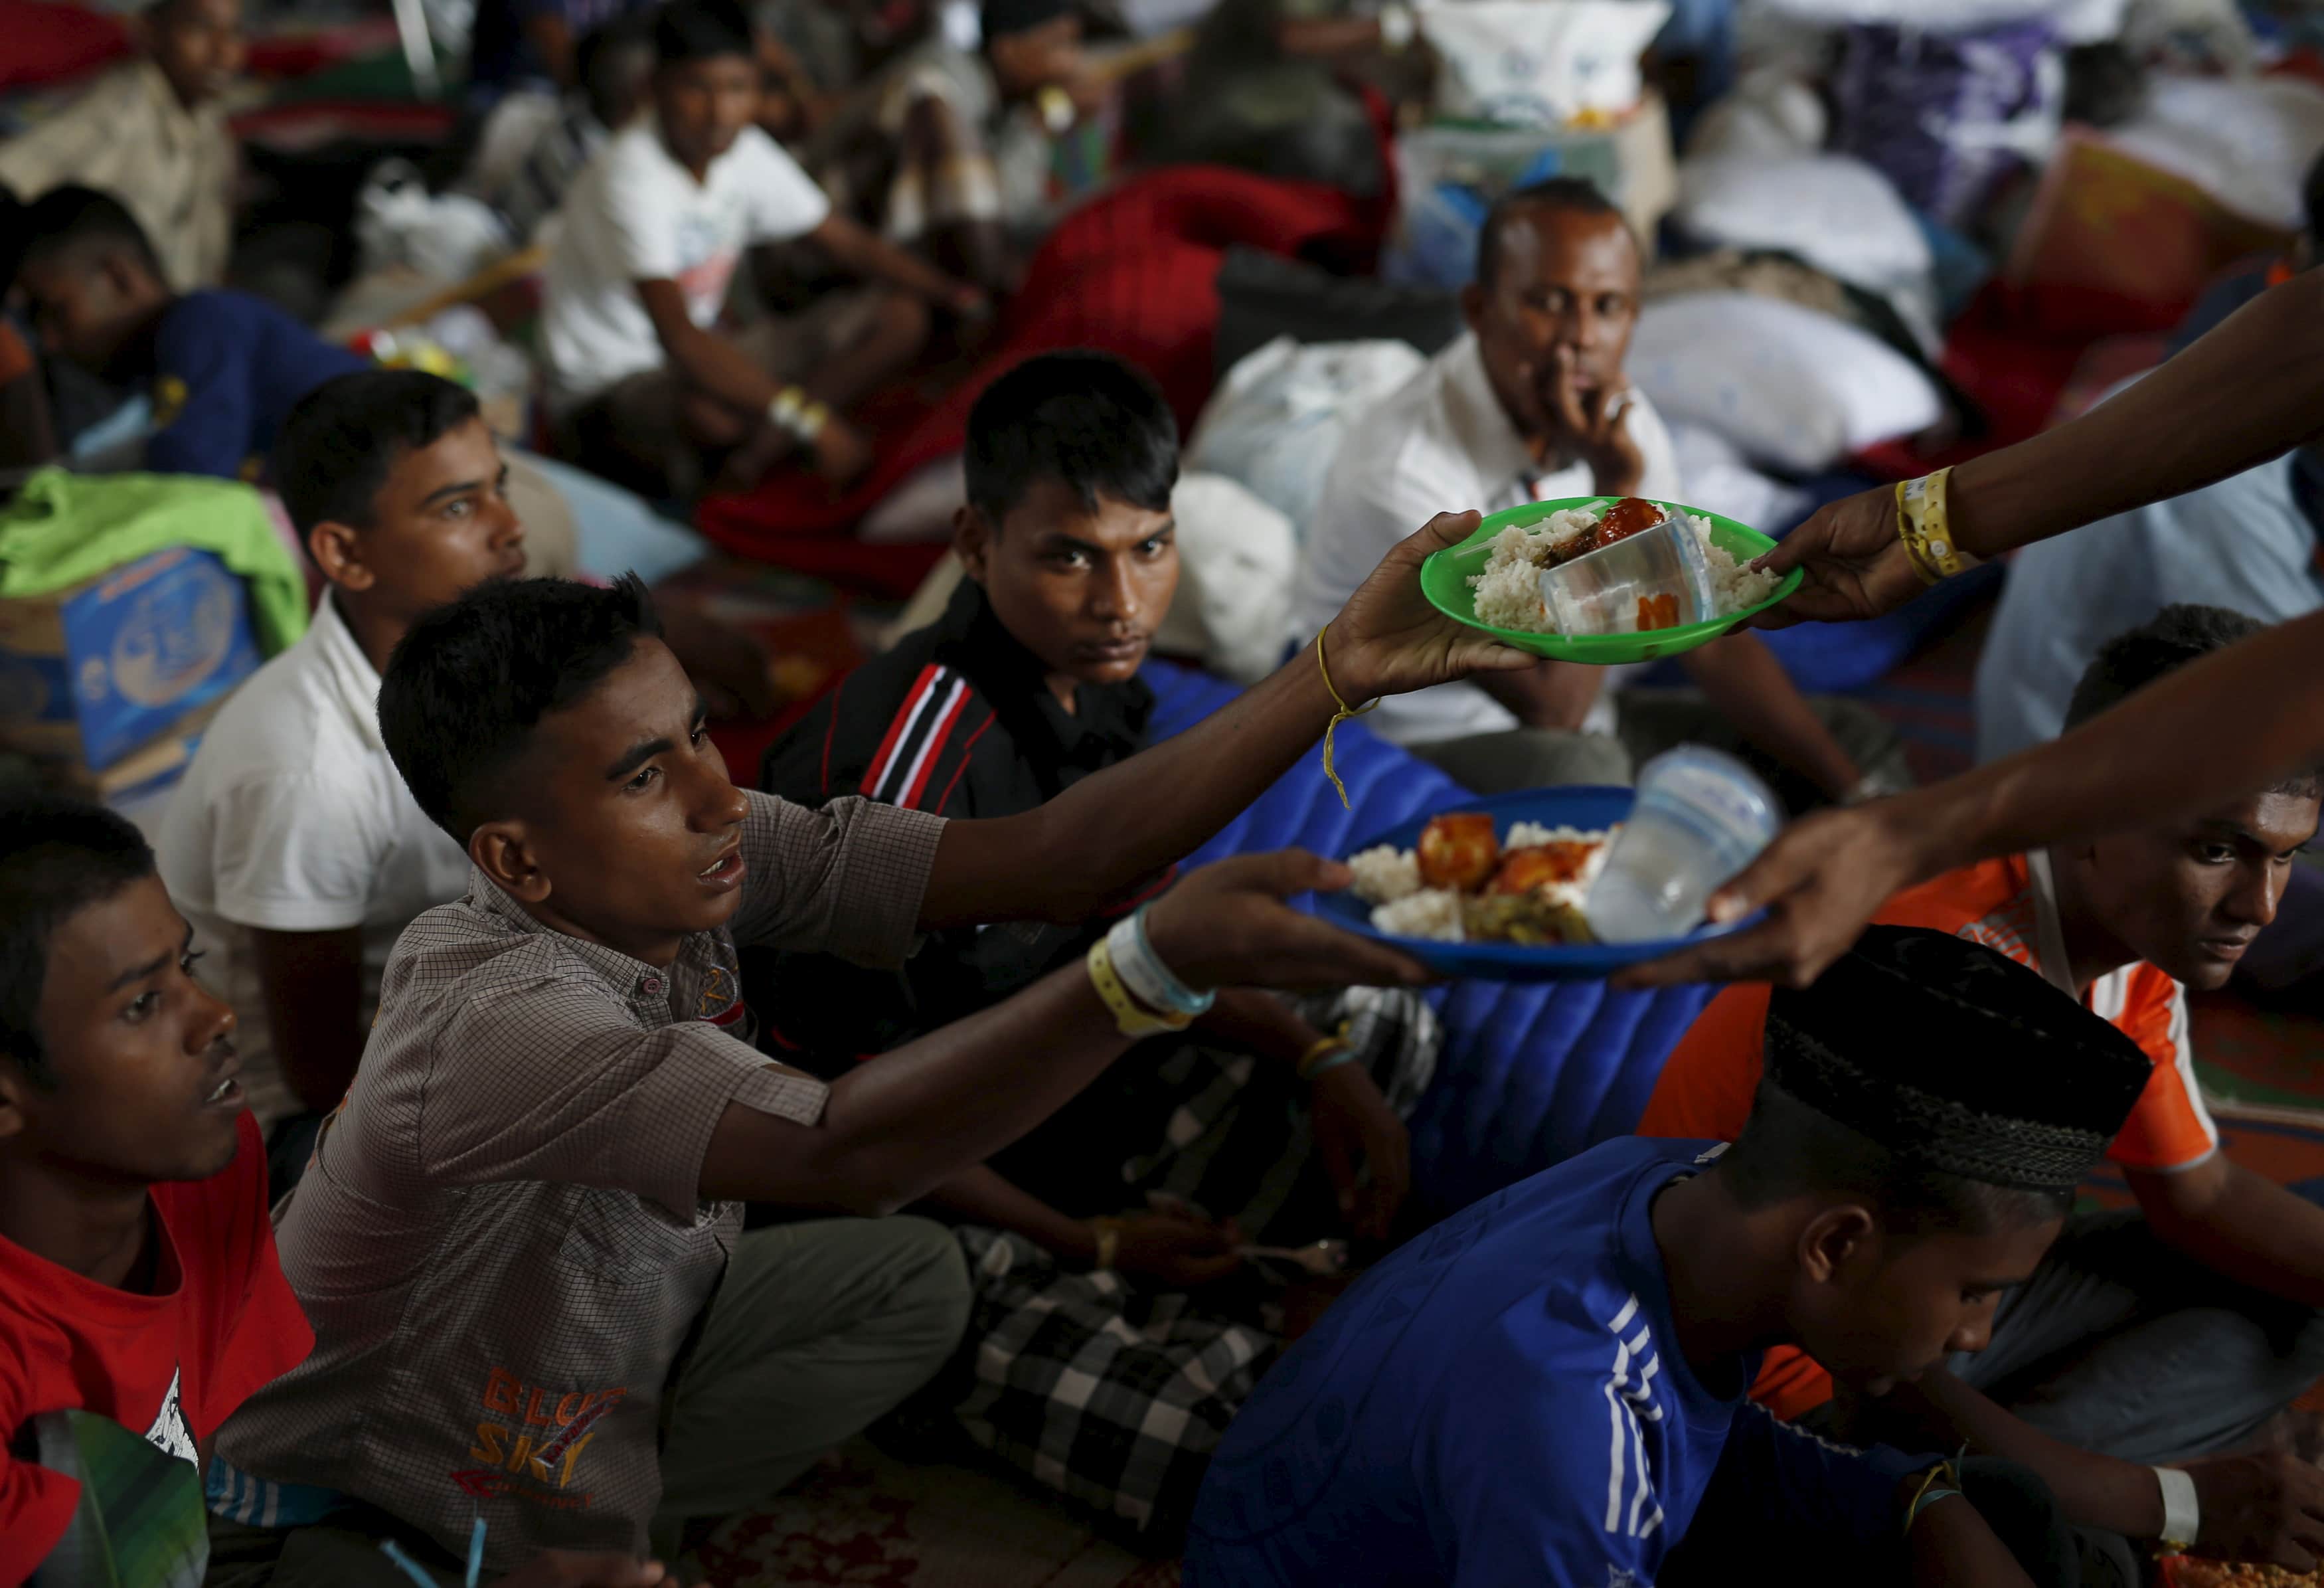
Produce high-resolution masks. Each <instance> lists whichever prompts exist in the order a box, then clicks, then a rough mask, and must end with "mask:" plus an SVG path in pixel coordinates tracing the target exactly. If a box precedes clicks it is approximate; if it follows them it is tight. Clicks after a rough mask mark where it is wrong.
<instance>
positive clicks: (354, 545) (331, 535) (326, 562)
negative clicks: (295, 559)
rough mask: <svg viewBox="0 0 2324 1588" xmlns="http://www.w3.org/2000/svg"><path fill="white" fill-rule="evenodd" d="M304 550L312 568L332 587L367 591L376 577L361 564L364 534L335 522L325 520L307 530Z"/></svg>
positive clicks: (369, 567) (363, 563)
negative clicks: (320, 571)
mask: <svg viewBox="0 0 2324 1588" xmlns="http://www.w3.org/2000/svg"><path fill="white" fill-rule="evenodd" d="M307 550H308V552H309V554H310V555H311V556H312V557H313V558H314V559H315V566H316V567H317V568H320V569H322V570H323V577H325V578H327V579H328V580H330V582H331V583H333V584H334V585H337V586H342V587H344V588H346V589H349V590H368V589H370V588H371V587H372V585H373V583H374V581H375V580H376V578H377V577H378V576H377V575H375V574H374V573H373V572H372V569H371V566H370V565H369V564H368V563H366V562H364V557H363V531H361V530H358V529H356V528H355V527H354V526H353V525H352V524H343V523H341V522H338V521H337V519H325V520H324V521H323V522H321V523H318V524H317V525H316V526H315V527H314V528H313V529H311V530H309V531H307Z"/></svg>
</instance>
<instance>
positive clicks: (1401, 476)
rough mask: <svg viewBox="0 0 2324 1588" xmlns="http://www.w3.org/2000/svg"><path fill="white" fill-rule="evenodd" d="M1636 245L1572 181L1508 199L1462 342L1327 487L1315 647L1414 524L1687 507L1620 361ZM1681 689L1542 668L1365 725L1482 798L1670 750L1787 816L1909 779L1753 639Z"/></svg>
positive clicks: (1440, 358) (1690, 662) (1354, 438)
mask: <svg viewBox="0 0 2324 1588" xmlns="http://www.w3.org/2000/svg"><path fill="white" fill-rule="evenodd" d="M1643 263H1644V262H1643V260H1642V258H1641V252H1640V249H1639V247H1638V242H1637V237H1636V236H1635V235H1632V233H1631V231H1630V228H1629V226H1628V223H1627V222H1626V221H1624V220H1623V218H1622V215H1621V212H1620V211H1619V210H1618V209H1617V208H1615V207H1614V206H1613V205H1612V204H1611V203H1609V201H1608V200H1607V199H1606V198H1605V197H1604V196H1603V195H1602V194H1600V192H1599V191H1598V189H1596V188H1594V187H1592V186H1591V184H1590V183H1589V182H1588V181H1586V180H1579V179H1575V178H1557V179H1554V180H1549V181H1545V182H1541V183H1537V184H1535V185H1534V186H1532V187H1529V188H1525V189H1519V190H1517V192H1514V193H1512V194H1510V195H1509V196H1508V197H1507V198H1505V199H1502V200H1501V201H1500V202H1499V204H1497V205H1496V206H1495V207H1494V208H1493V212H1492V214H1491V215H1490V216H1489V217H1488V218H1487V220H1486V223H1485V226H1484V227H1483V229H1482V232H1481V234H1480V244H1479V250H1478V269H1477V280H1476V281H1475V282H1473V283H1471V285H1470V286H1469V287H1468V288H1466V289H1465V290H1464V291H1463V292H1462V312H1463V314H1464V315H1465V316H1466V318H1467V319H1468V322H1469V332H1468V334H1467V335H1465V336H1463V337H1461V338H1460V339H1459V340H1458V341H1455V342H1454V343H1453V344H1452V346H1449V347H1447V348H1445V349H1444V350H1443V352H1441V353H1439V354H1438V355H1436V356H1435V357H1434V358H1433V359H1431V360H1430V361H1429V364H1428V365H1427V367H1426V368H1425V369H1424V370H1422V371H1421V372H1420V374H1417V375H1416V376H1415V377H1414V378H1413V379H1412V381H1411V382H1410V383H1407V384H1406V386H1404V388H1403V389H1402V390H1400V391H1398V392H1397V393H1396V394H1395V395H1394V396H1392V397H1390V398H1389V399H1388V401H1387V402H1385V403H1383V404H1381V405H1380V406H1379V408H1378V409H1376V410H1374V411H1372V412H1370V413H1369V414H1368V415H1366V416H1365V417H1364V418H1363V419H1362V420H1360V421H1359V422H1358V423H1357V425H1356V427H1355V428H1354V429H1352V430H1351V431H1350V432H1349V434H1348V437H1347V439H1346V441H1345V442H1344V443H1342V447H1341V449H1340V454H1339V457H1338V459H1337V460H1336V461H1335V462H1334V463H1333V466H1332V470H1331V473H1330V475H1328V476H1327V478H1326V480H1325V483H1324V486H1323V498H1322V500H1321V502H1320V503H1319V504H1318V506H1317V508H1316V512H1315V516H1314V522H1313V523H1312V524H1311V526H1310V528H1309V530H1308V535H1307V540H1306V544H1305V547H1304V549H1302V552H1301V557H1300V569H1299V574H1298V577H1297V580H1296V585H1295V586H1294V590H1293V595H1292V605H1291V623H1292V638H1293V639H1294V640H1296V641H1309V640H1312V639H1313V638H1314V634H1315V632H1316V630H1317V629H1319V628H1320V627H1322V626H1323V624H1324V623H1328V622H1329V621H1331V617H1332V614H1333V613H1335V612H1337V611H1338V610H1339V607H1340V604H1341V603H1342V602H1343V601H1344V600H1346V599H1347V595H1348V592H1349V591H1351V590H1352V589H1354V588H1355V587H1356V586H1357V585H1358V584H1360V582H1361V581H1362V579H1363V577H1364V575H1365V574H1366V573H1368V572H1369V571H1370V569H1371V568H1373V567H1374V566H1376V565H1377V564H1378V563H1379V559H1380V556H1381V555H1382V553H1383V552H1384V550H1385V549H1386V548H1387V547H1388V546H1390V545H1393V544H1394V543H1395V542H1396V540H1397V539H1398V538H1399V537H1398V536H1397V532H1396V526H1397V525H1398V524H1400V523H1403V522H1406V520H1407V519H1408V518H1409V517H1410V516H1411V514H1412V513H1413V512H1415V511H1416V508H1418V507H1419V506H1420V504H1422V503H1428V504H1430V505H1429V507H1428V511H1429V512H1437V511H1442V510H1443V509H1446V508H1452V509H1464V508H1476V509H1478V510H1480V511H1481V512H1499V510H1501V509H1503V508H1508V507H1516V506H1518V505H1520V504H1522V503H1527V502H1541V501H1549V500H1554V499H1555V498H1558V497H1566V496H1591V495H1604V496H1614V495H1619V496H1633V495H1636V496H1646V497H1650V498H1653V499H1655V500H1657V501H1664V502H1671V501H1683V500H1684V499H1685V496H1684V492H1683V488H1682V485H1681V482H1680V480H1679V476H1678V465H1677V458H1676V456H1675V454H1674V450H1673V448H1672V446H1671V439H1670V433H1669V431H1668V430H1666V429H1665V428H1664V426H1663V421H1662V419H1661V417H1660V416H1659V415H1658V414H1656V413H1655V410H1654V406H1653V405H1652V404H1651V403H1649V402H1647V401H1646V397H1645V395H1644V394H1643V393H1641V392H1635V391H1633V390H1631V389H1630V387H1629V383H1628V381H1627V379H1626V378H1625V377H1624V375H1623V373H1622V360H1623V357H1624V355H1626V354H1627V353H1628V349H1629V345H1630V332H1631V329H1632V328H1633V327H1634V326H1635V325H1636V323H1637V306H1638V285H1639V273H1640V270H1641V268H1642V265H1643ZM1680 660H1681V663H1682V665H1683V666H1684V668H1685V669H1686V671H1687V674H1688V676H1689V678H1690V679H1692V682H1693V684H1694V686H1695V687H1694V688H1692V689H1655V690H1644V689H1629V688H1624V687H1623V686H1624V683H1625V680H1626V679H1628V678H1629V677H1631V676H1632V675H1633V674H1634V672H1635V671H1636V670H1637V669H1629V668H1594V667H1584V666H1580V665H1578V664H1573V663H1565V662H1544V663H1542V664H1541V665H1540V666H1539V667H1536V668H1534V669H1529V670H1527V671H1524V672H1516V673H1499V674H1496V675H1493V677H1492V678H1491V679H1489V680H1486V679H1480V680H1478V681H1475V682H1470V683H1460V684H1445V685H1441V686H1439V687H1438V688H1434V689H1424V690H1421V691H1420V692H1418V693H1416V694H1413V695H1408V696H1405V697H1400V698H1398V699H1396V700H1388V701H1382V702H1381V703H1380V708H1379V712H1378V714H1377V715H1375V716H1372V717H1371V718H1370V719H1369V720H1370V722H1371V724H1372V725H1373V727H1374V729H1375V731H1376V732H1379V733H1381V734H1386V735H1387V736H1388V738H1390V739H1393V740H1395V741H1396V742H1397V743H1400V744H1403V745H1404V746H1406V748H1407V749H1410V750H1412V751H1413V752H1415V753H1416V754H1419V755H1421V756H1423V757H1425V758H1426V759H1427V760H1429V761H1432V762H1435V763H1436V764H1437V765H1438V766H1441V767H1443V769H1444V770H1445V771H1447V772H1450V773H1451V774H1452V776H1453V777H1454V778H1456V779H1458V780H1460V781H1461V782H1462V783H1464V784H1466V785H1467V786H1468V787H1470V788H1471V789H1475V790H1477V791H1478V792H1480V793H1498V792H1501V791H1504V790H1507V789H1526V788H1539V787H1545V786H1547V785H1552V784H1557V783H1627V782H1628V781H1629V780H1630V778H1631V775H1632V773H1633V771H1635V769H1636V765H1637V762H1642V761H1644V760H1646V758H1648V757H1649V756H1651V755H1653V754H1655V753H1656V752H1659V751H1661V750H1664V749H1667V748H1669V747H1670V746H1672V745H1674V744H1677V743H1710V744H1716V745H1720V746H1721V747H1723V748H1727V749H1730V750H1735V751H1738V752H1741V753H1743V754H1745V755H1746V756H1747V758H1748V759H1750V760H1752V761H1754V762H1757V763H1758V764H1759V765H1760V766H1761V768H1762V770H1763V771H1767V772H1769V773H1770V774H1772V775H1773V777H1774V779H1775V782H1776V785H1777V788H1778V790H1779V791H1780V792H1781V793H1782V794H1783V795H1784V799H1785V800H1786V802H1787V803H1789V804H1791V805H1792V806H1793V807H1794V808H1800V807H1802V806H1804V805H1808V804H1812V803H1815V802H1817V801H1818V800H1820V799H1845V798H1848V797H1849V796H1850V795H1851V794H1858V793H1868V792H1871V791H1873V790H1874V789H1885V788H1888V787H1891V786H1894V787H1901V786H1903V785H1904V782H1905V781H1907V780H1908V779H1907V776H1906V774H1905V772H1904V764H1903V762H1904V758H1903V753H1902V747H1901V745H1900V744H1899V743H1898V741H1897V739H1896V736H1895V734H1894V733H1893V732H1892V731H1891V730H1890V729H1889V728H1887V726H1886V725H1885V724H1883V723H1882V722H1881V721H1880V719H1879V718H1878V717H1877V716H1875V715H1874V714H1873V713H1872V712H1871V711H1870V710H1869V709H1867V708H1866V707H1864V706H1860V705H1858V704H1857V703H1855V702H1852V701H1846V700H1815V701H1810V700H1807V699H1805V698H1803V697H1802V696H1801V694H1800V692H1799V690H1798V688H1796V687H1795V686H1794V684H1793V683H1792V681H1791V679H1790V678H1789V676H1788V675H1786V674H1785V673H1784V669H1783V667H1782V665H1781V664H1780V663H1779V662H1777V661H1776V660H1775V656H1774V654H1773V653H1772V652H1771V651H1768V650H1767V648H1766V646H1765V645H1764V644H1762V643H1761V642H1759V640H1758V639H1757V637H1755V636H1753V635H1749V634H1738V635H1733V636H1730V637H1729V638H1727V639H1724V640H1720V641H1717V642H1713V643H1712V644H1710V645H1706V646H1704V647H1702V648H1701V649H1700V650H1697V651H1690V652H1688V653H1687V654H1686V655H1685V656H1683V657H1682V658H1681V659H1680Z"/></svg>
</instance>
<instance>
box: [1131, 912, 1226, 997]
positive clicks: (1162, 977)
mask: <svg viewBox="0 0 2324 1588" xmlns="http://www.w3.org/2000/svg"><path fill="white" fill-rule="evenodd" d="M1105 946H1106V952H1107V953H1109V954H1111V956H1113V968H1114V971H1115V974H1118V975H1120V977H1121V980H1122V983H1123V985H1125V986H1127V987H1128V988H1129V989H1130V992H1131V993H1132V994H1134V995H1135V996H1136V997H1137V999H1138V1002H1140V1003H1142V1004H1144V1005H1146V1007H1147V1008H1148V1009H1154V1010H1159V1011H1163V1012H1164V1013H1166V1014H1176V1015H1181V1016H1193V1015H1198V1014H1203V1013H1205V1012H1207V1011H1209V1009H1210V1007H1211V1005H1212V1003H1213V1002H1215V1001H1216V999H1217V997H1218V995H1217V994H1216V993H1214V992H1195V991H1194V989H1193V988H1191V987H1189V986H1187V985H1186V984H1185V983H1184V982H1181V981H1180V980H1179V979H1178V978H1177V977H1176V975H1174V974H1172V973H1171V970H1170V967H1169V966H1167V965H1164V964H1163V963H1162V957H1161V956H1159V955H1157V954H1156V953H1155V952H1154V946H1153V945H1152V944H1151V943H1149V942H1148V941H1147V940H1146V931H1145V928H1144V925H1143V923H1142V922H1140V921H1139V918H1138V916H1137V915H1136V914H1134V913H1133V914H1130V915H1126V916H1124V917H1122V918H1121V919H1120V920H1118V921H1116V922H1114V923H1113V929H1112V930H1111V931H1110V932H1108V933H1107V934H1106V935H1105Z"/></svg>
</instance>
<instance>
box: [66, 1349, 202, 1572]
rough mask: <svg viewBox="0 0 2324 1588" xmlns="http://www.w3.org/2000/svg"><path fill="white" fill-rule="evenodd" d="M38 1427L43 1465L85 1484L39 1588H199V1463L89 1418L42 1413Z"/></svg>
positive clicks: (100, 1419)
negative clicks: (197, 1468)
mask: <svg viewBox="0 0 2324 1588" xmlns="http://www.w3.org/2000/svg"><path fill="white" fill-rule="evenodd" d="M172 1388H173V1389H174V1386H173V1387H172ZM32 1426H33V1427H34V1429H35V1430H36V1437H37V1438H38V1440H39V1444H40V1464H41V1465H42V1466H44V1467H47V1468H49V1469H50V1470H51V1471H52V1472H59V1473H63V1474H65V1476H67V1477H69V1478H72V1479H75V1480H77V1481H78V1482H79V1484H80V1505H79V1507H78V1509H77V1510H75V1511H74V1512H73V1517H72V1521H71V1522H70V1524H69V1525H68V1526H67V1527H66V1528H65V1534H64V1537H61V1538H60V1539H58V1540H57V1543H56V1546H55V1547H54V1548H53V1549H51V1551H50V1552H49V1556H48V1558H47V1559H46V1560H44V1561H42V1563H41V1566H40V1569H39V1570H38V1571H36V1572H34V1573H33V1574H32V1583H33V1588H200V1583H201V1580H202V1576H203V1573H204V1572H205V1570H206V1569H207V1568H208V1565H209V1558H210V1539H209V1519H208V1513H207V1511H206V1510H204V1508H203V1505H202V1485H201V1482H200V1480H199V1478H198V1476H197V1474H196V1473H195V1471H194V1463H192V1462H189V1461H184V1460H180V1458H179V1457H177V1456H174V1455H171V1454H168V1453H167V1452H165V1451H162V1450H160V1449H157V1448H156V1447H155V1446H153V1445H149V1444H147V1443H146V1442H145V1441H144V1440H143V1439H141V1438H139V1437H138V1436H136V1435H134V1434H133V1433H131V1432H130V1431H129V1430H128V1429H126V1428H124V1427H123V1426H121V1425H120V1424H119V1423H116V1422H115V1421H114V1420H113V1419H112V1418H110V1417H99V1416H98V1415H97V1413H95V1412H91V1411H78V1410H76V1411H51V1412H42V1414H41V1415H40V1416H38V1417H34V1418H33V1419H32Z"/></svg>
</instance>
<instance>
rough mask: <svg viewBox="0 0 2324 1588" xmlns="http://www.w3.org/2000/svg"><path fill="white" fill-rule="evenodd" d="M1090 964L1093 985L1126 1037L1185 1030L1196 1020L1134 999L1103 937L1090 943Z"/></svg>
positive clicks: (1114, 1021) (1091, 983)
mask: <svg viewBox="0 0 2324 1588" xmlns="http://www.w3.org/2000/svg"><path fill="white" fill-rule="evenodd" d="M1087 963H1088V965H1089V979H1090V985H1091V986H1093V987H1094V988H1096V989H1097V995H1098V996H1099V997H1100V998H1102V999H1103V1000H1104V1001H1105V1006H1106V1008H1107V1009H1109V1010H1111V1011H1112V1013H1113V1024H1114V1029H1116V1030H1119V1031H1120V1033H1121V1034H1122V1035H1123V1036H1125V1037H1151V1036H1153V1035H1154V1034H1155V1033H1156V1032H1157V1031H1183V1030H1185V1029H1186V1028H1187V1026H1189V1025H1190V1024H1192V1023H1193V1021H1194V1016H1193V1015H1190V1014H1178V1013H1175V1012H1173V1013H1170V1014H1156V1013H1155V1012H1153V1011H1151V1010H1148V1009H1146V1008H1144V1007H1142V1006H1141V1005H1140V1004H1139V1002H1138V1000H1136V999H1135V998H1132V997H1131V996H1130V989H1129V988H1127V987H1125V986H1123V985H1122V983H1121V973H1120V971H1117V970H1115V969H1114V968H1113V955H1112V953H1111V950H1109V949H1108V948H1107V947H1106V946H1105V939H1104V938H1102V937H1100V938H1099V939H1098V940H1097V941H1096V942H1094V943H1093V944H1091V945H1090V951H1089V958H1088V962H1087Z"/></svg>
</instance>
